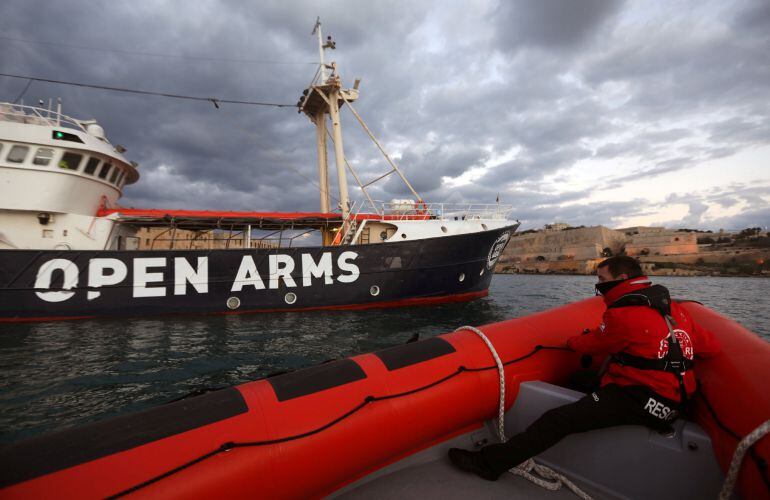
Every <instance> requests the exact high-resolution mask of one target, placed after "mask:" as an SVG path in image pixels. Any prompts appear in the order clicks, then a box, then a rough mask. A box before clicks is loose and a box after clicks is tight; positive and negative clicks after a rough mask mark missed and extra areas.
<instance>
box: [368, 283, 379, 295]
mask: <svg viewBox="0 0 770 500" xmlns="http://www.w3.org/2000/svg"><path fill="white" fill-rule="evenodd" d="M369 293H370V294H372V297H376V296H378V295H379V294H380V287H378V286H377V285H372V287H371V288H369Z"/></svg>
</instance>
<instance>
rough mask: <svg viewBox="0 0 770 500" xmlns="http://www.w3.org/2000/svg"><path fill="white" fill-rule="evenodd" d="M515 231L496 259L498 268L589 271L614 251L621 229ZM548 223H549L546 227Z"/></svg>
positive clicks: (620, 242)
mask: <svg viewBox="0 0 770 500" xmlns="http://www.w3.org/2000/svg"><path fill="white" fill-rule="evenodd" d="M554 225H555V224H549V225H548V226H546V228H544V229H543V230H541V231H535V232H526V233H521V234H517V235H514V236H513V237H512V238H511V241H510V242H509V243H508V246H507V247H506V249H505V252H503V255H502V256H501V258H500V261H499V263H498V269H499V270H500V271H501V272H529V273H549V272H552V273H576V274H590V273H593V272H594V271H595V270H596V264H597V263H598V262H600V261H601V260H602V259H604V258H606V257H609V256H610V255H617V254H619V253H620V252H622V250H623V245H624V244H625V243H626V236H625V234H624V233H622V232H619V231H614V230H612V229H608V228H606V227H604V226H593V227H577V228H573V227H569V226H567V227H566V228H563V229H554V228H553V226H554ZM549 226H550V227H549Z"/></svg>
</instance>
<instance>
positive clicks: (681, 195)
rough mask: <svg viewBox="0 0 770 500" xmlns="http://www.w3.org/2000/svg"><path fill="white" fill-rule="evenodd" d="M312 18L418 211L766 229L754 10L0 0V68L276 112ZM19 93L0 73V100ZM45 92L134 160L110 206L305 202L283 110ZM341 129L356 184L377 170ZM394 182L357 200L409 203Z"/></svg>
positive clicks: (304, 122) (308, 144)
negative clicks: (459, 206) (134, 174)
mask: <svg viewBox="0 0 770 500" xmlns="http://www.w3.org/2000/svg"><path fill="white" fill-rule="evenodd" d="M316 16H321V20H322V22H323V30H324V34H330V35H332V36H333V37H334V39H335V41H336V42H337V50H336V51H330V52H329V53H328V54H329V55H328V56H327V57H328V58H329V59H330V60H335V61H337V63H338V66H339V67H340V74H341V76H342V78H343V81H344V83H346V84H347V85H348V86H352V84H353V81H354V79H356V78H361V79H362V82H361V86H360V90H361V97H360V100H359V101H358V103H357V104H356V109H357V110H358V111H359V113H360V114H361V115H362V116H363V118H364V119H365V120H366V121H367V124H368V125H369V128H370V129H371V130H372V131H373V132H374V134H375V135H376V136H377V137H378V138H379V139H380V140H381V142H382V143H383V145H384V146H385V148H386V150H387V151H388V152H389V153H390V154H391V155H392V157H393V158H394V159H395V160H396V163H398V164H399V166H400V167H401V168H402V169H403V171H404V172H405V174H406V176H407V177H408V178H409V179H410V180H411V181H412V183H413V184H414V186H415V188H416V189H417V191H418V192H419V193H420V195H421V196H422V197H423V198H424V199H425V200H427V201H428V202H441V201H445V202H475V203H494V202H495V198H496V197H497V196H498V194H499V196H500V201H501V203H507V204H511V205H513V207H514V211H513V215H512V216H513V218H518V219H519V220H521V221H522V222H523V225H522V227H523V228H531V227H539V226H542V225H543V224H546V223H550V222H556V221H563V222H567V223H570V224H572V225H581V224H584V225H597V224H602V225H605V226H608V227H623V226H629V225H661V224H662V225H666V226H670V227H698V228H709V229H719V228H725V229H741V228H744V227H749V226H762V227H765V226H768V225H770V2H768V1H766V0H756V1H731V2H724V1H714V2H708V1H691V2H678V1H671V0H667V1H662V2H630V1H627V2H621V1H600V0H559V1H556V0H530V1H521V0H516V1H500V2H496V1H492V0H490V1H471V0H464V1H433V2H429V1H422V0H417V1H415V0H411V1H403V2H401V1H392V2H362V1H335V2H317V1H301V2H293V1H285V0H284V1H275V2H269V1H259V2H244V1H220V2H214V1H202V0H196V1H194V2H182V1H173V2H172V1H168V2H160V1H144V0H137V1H133V2H113V1H106V0H103V1H85V0H83V1H74V0H61V1H56V2H52V1H43V0H4V1H3V4H2V7H0V72H2V73H10V74H16V75H27V76H35V77H41V78H52V79H59V80H67V81H76V82H83V83H90V84H98V85H108V86H120V87H127V88H132V89H141V90H150V91H159V92H171V93H178V94H186V95H194V96H202V97H216V98H220V99H238V100H250V101H267V102H275V103H287V104H293V103H295V102H296V101H297V98H298V96H299V95H300V93H301V91H302V89H303V88H305V87H306V86H307V85H308V83H309V82H310V80H311V78H312V77H313V74H314V72H315V66H314V63H317V60H318V48H317V44H316V40H315V38H314V37H312V36H311V30H312V27H313V23H314V22H315V19H316ZM26 84H27V80H22V79H13V78H8V77H0V100H2V101H13V100H14V99H16V98H17V97H19V96H20V95H21V94H22V91H23V90H24V88H25V86H26ZM57 96H60V97H62V99H63V103H64V112H65V113H66V114H70V115H72V116H75V117H78V118H84V119H86V118H96V119H97V120H99V122H100V123H101V124H102V125H103V126H104V128H105V130H106V132H107V136H108V138H109V139H110V140H111V141H112V142H113V144H122V145H124V146H125V147H126V148H127V149H128V152H127V156H128V157H129V158H130V159H132V160H135V161H137V162H139V164H140V167H139V168H140V172H141V175H142V178H141V179H140V181H139V182H138V183H137V184H135V185H133V186H130V187H128V188H127V189H126V190H125V193H124V197H123V199H122V200H121V204H123V205H125V206H137V207H140V206H141V207H164V208H182V207H184V208H199V209H223V208H229V209H234V210H283V211H301V210H312V211H315V210H318V198H319V197H318V189H317V187H316V183H317V167H316V154H315V131H314V128H313V126H312V125H311V123H310V122H309V121H308V119H307V118H306V117H305V116H304V115H299V114H297V112H296V110H294V109H292V108H268V107H256V106H239V105H228V104H223V105H222V106H221V109H215V108H214V106H213V105H211V104H209V103H203V102H194V101H183V100H174V99H168V98H162V97H148V96H137V95H130V94H120V93H113V92H108V91H97V90H89V89H82V88H75V87H65V86H59V85H53V84H44V83H39V82H34V83H32V84H31V86H30V87H29V89H27V91H26V92H25V93H24V94H23V99H24V102H25V103H26V104H33V103H35V102H37V100H38V99H44V100H46V101H47V100H48V98H50V97H54V98H55V97H57ZM342 123H343V127H344V134H345V136H344V147H345V153H346V156H347V157H348V159H349V160H350V162H351V163H352V164H353V166H354V167H355V168H356V169H357V171H358V172H359V175H360V176H361V177H362V178H363V179H364V180H369V179H372V178H374V177H376V176H378V175H379V174H381V173H384V172H386V171H387V170H388V166H387V164H386V163H385V161H384V160H383V158H382V156H381V155H380V154H379V152H378V150H377V149H376V147H375V146H374V144H372V143H371V142H370V141H369V140H368V138H367V137H366V136H365V135H364V133H363V132H362V131H361V129H360V128H359V127H358V126H357V124H356V122H355V119H354V117H353V116H352V114H350V113H349V112H348V111H343V115H342ZM330 151H331V147H330ZM333 161H334V160H333V156H332V155H330V164H331V165H332V166H333V165H334V162H333ZM334 179H336V178H334ZM350 181H351V194H352V195H354V196H355V197H359V196H360V195H359V193H358V192H357V190H354V189H353V188H352V179H350ZM395 181H396V179H395V178H393V179H390V180H388V181H386V182H383V183H381V184H379V185H378V186H379V187H377V188H376V189H374V190H373V194H374V195H375V197H376V198H378V199H381V200H390V199H392V198H405V197H409V196H408V193H407V192H406V191H405V188H404V187H403V186H402V185H401V184H400V183H398V182H395ZM335 182H336V180H335ZM334 194H336V189H335V193H334Z"/></svg>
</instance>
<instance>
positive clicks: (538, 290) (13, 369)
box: [0, 275, 770, 443]
mask: <svg viewBox="0 0 770 500" xmlns="http://www.w3.org/2000/svg"><path fill="white" fill-rule="evenodd" d="M594 281H595V278H594V277H591V276H530V275H497V276H495V277H494V279H493V280H492V287H491V289H490V295H489V297H487V298H484V299H481V300H477V301H475V302H470V303H467V304H451V305H444V306H436V307H417V308H407V309H387V310H381V311H377V310H375V311H336V312H335V311H330V312H306V313H291V314H256V315H249V316H206V317H190V318H186V319H180V318H178V317H169V318H160V319H116V320H87V321H69V322H53V323H38V324H18V325H7V324H6V325H0V443H8V442H11V441H17V440H19V439H22V438H26V437H30V436H34V435H38V434H41V433H44V432H50V431H53V430H57V429H63V428H66V427H70V426H73V425H76V424H83V423H86V422H92V421H95V420H99V419H103V418H106V417H110V416H115V415H119V414H123V413H126V412H130V411H136V410H141V409H145V408H148V407H151V406H154V405H157V404H161V403H165V402H168V401H170V400H172V399H175V398H178V397H181V396H183V395H185V394H188V393H190V392H192V391H194V390H196V389H202V388H211V387H222V386H228V385H233V384H238V383H242V382H246V381H248V380H252V379H254V378H258V377H262V376H264V375H267V374H268V373H272V372H275V371H279V370H286V369H291V368H299V367H304V366H309V365H313V364H316V363H319V362H321V361H325V360H328V359H332V358H341V357H346V356H350V355H354V354H359V353H363V352H368V351H372V350H375V349H380V348H383V347H388V346H392V345H395V344H399V343H403V342H405V341H406V340H408V339H409V338H410V337H411V336H412V335H414V334H415V333H419V334H420V338H427V337H431V336H433V335H437V334H439V333H444V332H448V331H451V330H453V329H455V328H457V327H458V326H461V325H466V324H469V325H483V324H486V323H491V322H495V321H501V320H505V319H509V318H513V317H516V316H522V315H526V314H530V313H533V312H537V311H542V310H544V309H548V308H551V307H554V306H558V305H561V304H564V303H567V302H572V301H575V300H579V299H583V298H587V297H590V296H591V295H593V283H594ZM654 281H655V282H658V283H661V284H664V285H666V286H667V287H669V289H670V290H671V293H672V295H673V296H674V297H677V298H688V299H695V300H698V301H700V302H703V303H704V304H705V305H707V306H709V307H712V308H714V309H716V310H717V311H719V312H721V313H723V314H725V315H728V316H730V317H732V318H733V319H735V320H737V321H739V322H740V323H742V324H743V325H744V326H746V327H747V328H748V329H750V330H752V331H754V332H756V333H757V334H759V335H761V336H762V337H763V338H765V339H766V340H768V341H770V280H766V279H757V278H706V277H697V278H675V277H661V278H654Z"/></svg>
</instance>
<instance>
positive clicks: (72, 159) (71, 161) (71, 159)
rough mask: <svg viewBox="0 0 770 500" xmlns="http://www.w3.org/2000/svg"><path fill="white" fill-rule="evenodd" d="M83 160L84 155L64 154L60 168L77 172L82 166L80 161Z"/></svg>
mask: <svg viewBox="0 0 770 500" xmlns="http://www.w3.org/2000/svg"><path fill="white" fill-rule="evenodd" d="M82 159H83V155H79V154H77V153H64V156H62V157H61V160H60V161H59V168H66V169H67V170H77V169H78V167H79V166H80V161H81V160H82Z"/></svg>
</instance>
